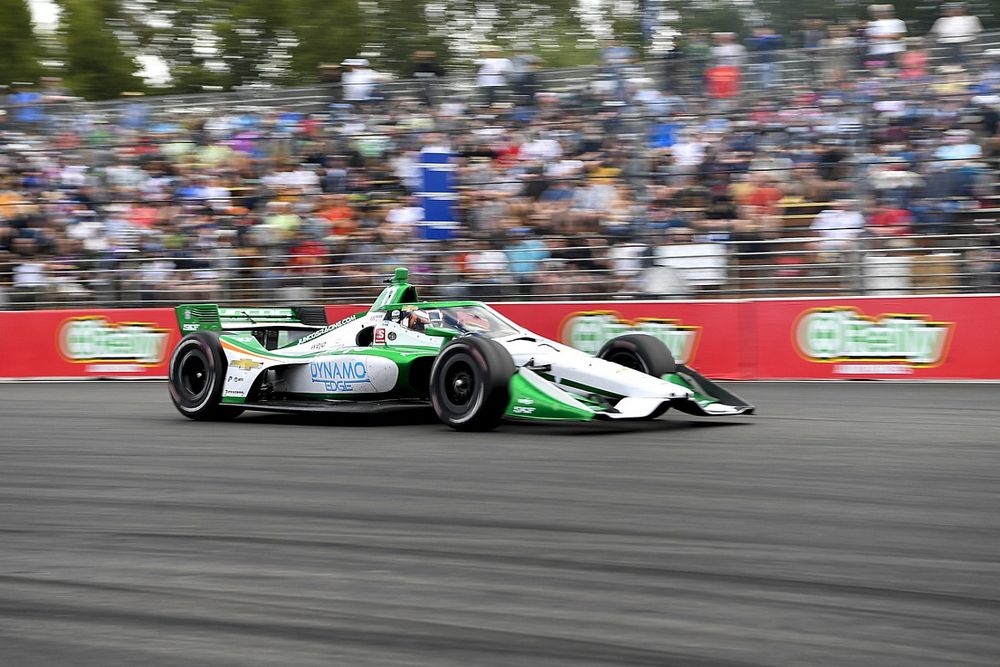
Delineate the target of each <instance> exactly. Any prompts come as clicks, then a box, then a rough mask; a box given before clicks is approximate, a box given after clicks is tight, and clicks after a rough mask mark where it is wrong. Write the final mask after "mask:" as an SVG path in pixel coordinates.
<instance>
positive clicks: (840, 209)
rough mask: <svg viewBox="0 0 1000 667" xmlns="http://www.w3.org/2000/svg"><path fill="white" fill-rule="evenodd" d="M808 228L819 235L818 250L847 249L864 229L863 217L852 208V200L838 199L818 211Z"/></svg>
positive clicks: (851, 246)
mask: <svg viewBox="0 0 1000 667" xmlns="http://www.w3.org/2000/svg"><path fill="white" fill-rule="evenodd" d="M809 228H810V229H811V230H812V231H813V232H814V233H815V234H816V235H817V236H818V237H819V240H818V241H817V242H816V247H817V248H819V249H820V250H822V251H827V252H830V251H840V250H848V249H851V248H853V247H854V241H855V240H856V239H857V238H858V237H859V236H860V235H861V232H863V231H864V228H865V218H864V216H862V215H861V213H859V212H858V211H857V210H855V209H854V202H852V201H849V200H844V199H840V200H837V201H835V202H833V205H832V206H831V207H830V208H827V209H824V210H822V211H820V213H819V214H818V215H817V216H816V217H815V218H814V219H813V221H812V224H811V225H810V226H809Z"/></svg>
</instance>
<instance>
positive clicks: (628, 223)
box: [0, 35, 1000, 309]
mask: <svg viewBox="0 0 1000 667" xmlns="http://www.w3.org/2000/svg"><path fill="white" fill-rule="evenodd" d="M998 46H1000V37H997V36H995V35H987V36H985V37H983V38H982V39H981V40H980V41H979V42H978V44H977V51H976V52H975V54H974V55H973V57H972V58H971V59H970V61H969V62H967V63H966V64H965V66H964V67H958V66H955V65H952V64H946V63H948V62H950V61H948V60H947V59H948V54H947V53H944V52H942V51H937V52H935V51H934V50H931V52H930V55H929V64H928V67H927V70H926V72H923V73H922V74H921V76H919V77H916V78H912V77H906V76H903V75H902V72H901V71H900V70H897V69H891V68H887V67H869V66H866V65H865V63H864V62H863V59H859V60H858V62H857V63H855V65H854V66H853V69H850V70H849V71H845V72H826V71H819V70H818V69H817V67H816V60H817V58H816V55H815V54H814V53H806V52H804V51H801V50H786V51H782V52H779V56H778V57H777V60H776V63H777V71H778V74H779V77H780V78H779V81H780V85H779V86H777V87H771V88H763V87H761V86H759V85H757V81H756V79H755V74H754V72H755V70H754V68H753V63H752V62H750V63H747V64H746V65H745V66H744V67H743V70H742V83H741V85H740V87H739V90H738V91H736V92H735V95H733V96H724V95H713V94H712V91H711V90H709V89H708V88H706V87H705V85H704V83H703V81H702V80H701V79H700V78H698V77H696V76H694V75H693V74H692V71H693V68H691V67H689V64H686V63H685V62H683V61H676V60H661V61H653V62H646V63H641V64H636V65H635V66H633V67H629V68H626V69H625V70H623V71H622V72H608V71H607V70H606V69H602V68H600V67H593V68H577V69H573V70H551V71H543V72H540V73H539V76H538V80H537V83H536V85H535V86H534V87H533V89H532V91H531V93H530V94H529V95H524V94H521V93H519V92H517V91H516V90H514V89H511V90H510V91H508V94H506V95H504V96H502V97H501V99H500V101H498V102H497V103H495V104H492V105H486V104H484V103H483V100H482V99H481V96H480V94H479V93H480V91H478V90H477V89H476V86H475V79H474V78H473V77H469V76H456V77H450V78H448V79H445V80H442V81H440V82H437V83H436V84H435V85H436V86H438V90H437V92H436V94H435V95H434V98H435V99H436V100H440V102H439V103H438V104H437V105H436V106H433V107H428V106H427V105H426V103H425V100H423V99H422V97H421V94H420V89H419V87H417V84H415V83H414V82H413V81H391V82H386V83H383V84H382V85H381V86H380V87H379V88H377V89H376V90H375V91H374V93H373V94H372V95H371V99H368V100H364V101H363V103H360V104H349V103H345V102H344V101H343V100H342V99H340V95H339V91H338V89H337V88H336V87H334V86H319V87H309V88H293V89H248V90H243V91H236V92H233V93H225V94H223V93H207V94H202V95H194V96H180V97H161V98H148V99H147V98H143V99H135V98H132V99H126V100H120V101H112V102H101V103H92V102H80V101H58V102H53V103H51V104H47V105H43V106H42V107H40V108H38V109H36V110H35V111H37V113H36V114H33V116H32V118H33V120H31V121H23V120H21V114H19V111H20V110H19V109H17V108H13V107H11V108H8V114H7V122H6V124H5V126H4V128H3V130H2V132H3V140H4V147H3V151H2V159H0V299H2V300H3V302H4V303H5V304H6V306H5V307H8V308H14V309H18V308H40V307H47V306H55V305H59V306H69V305H101V306H108V305H114V306H117V305H137V304H142V305H153V304H161V305H162V304H171V303H175V302H178V301H189V300H212V301H219V302H225V303H244V302H250V301H252V302H258V303H279V302H281V303H283V302H301V301H303V300H314V301H323V302H330V303H334V302H350V301H356V300H363V299H366V298H368V297H369V296H370V295H371V293H372V291H373V290H376V289H377V283H378V277H380V276H382V275H384V273H385V272H386V271H387V269H389V268H390V267H392V266H395V265H399V264H406V265H409V266H410V267H411V268H412V269H413V271H414V274H415V276H416V279H417V281H418V282H421V283H423V284H424V285H425V286H426V290H427V291H428V292H430V293H436V294H440V295H455V294H472V295H474V296H477V297H481V298H484V299H498V300H499V299H533V298H546V299H552V298H567V299H582V298H634V297H636V296H642V297H648V298H690V297H698V298H732V297H739V296H782V295H845V294H875V295H891V294H919V293H959V292H979V291H996V289H997V286H998V283H1000V253H998V247H1000V244H998V236H1000V229H998V227H997V211H998V210H1000V191H998V189H997V180H998V177H997V173H998V172H997V166H998V164H997V162H998V159H1000V140H998V128H997V121H998V119H1000V115H998V111H997V109H998V107H1000V90H998V89H997V87H998V85H1000V59H998V58H997V55H996V54H997V52H998V51H997V47H998ZM432 149H434V150H436V151H437V153H440V154H444V155H445V156H446V162H445V163H444V165H445V166H440V165H438V166H437V167H434V166H433V165H431V164H430V163H429V160H430V159H431V158H428V157H427V156H428V154H429V153H428V152H429V151H431V150H432ZM435 159H436V158H435ZM443 172H448V174H449V176H448V177H447V178H445V177H442V178H444V180H445V181H446V182H447V184H446V186H442V187H443V189H440V190H434V191H433V192H432V191H430V190H428V188H429V187H430V186H429V183H430V182H431V181H433V180H434V178H435V177H434V176H433V174H439V175H440V174H441V173H443ZM435 187H437V186H435ZM442 211H443V213H442ZM442 216H443V217H442Z"/></svg>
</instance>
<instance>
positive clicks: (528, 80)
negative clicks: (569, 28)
mask: <svg viewBox="0 0 1000 667" xmlns="http://www.w3.org/2000/svg"><path fill="white" fill-rule="evenodd" d="M540 62H541V58H539V57H538V56H536V55H535V54H533V53H530V52H529V51H526V50H523V49H522V50H519V51H518V52H517V54H516V55H515V56H514V57H513V58H511V85H512V87H513V92H514V103H515V104H517V105H518V106H528V107H532V106H534V105H535V93H537V92H538V73H537V71H538V65H539V63H540Z"/></svg>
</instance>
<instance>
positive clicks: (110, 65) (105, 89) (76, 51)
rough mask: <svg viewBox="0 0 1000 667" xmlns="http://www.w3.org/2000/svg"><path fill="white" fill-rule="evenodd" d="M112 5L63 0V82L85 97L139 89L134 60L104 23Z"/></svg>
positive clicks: (98, 96) (99, 97) (104, 96)
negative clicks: (64, 64) (64, 62)
mask: <svg viewBox="0 0 1000 667" xmlns="http://www.w3.org/2000/svg"><path fill="white" fill-rule="evenodd" d="M113 6H114V5H113V4H110V3H108V2H107V1H106V0H105V1H103V2H98V3H95V2H92V1H91V0H63V2H62V7H63V14H62V21H61V26H60V29H61V32H62V37H63V42H64V48H65V54H66V55H65V59H66V66H65V67H66V69H65V73H66V82H67V84H68V85H69V87H70V89H71V90H72V91H73V92H74V93H76V94H77V95H81V96H83V97H86V98H87V99H107V98H110V97H118V96H119V95H121V94H122V93H123V92H125V91H127V90H141V88H142V83H141V82H140V81H139V79H138V77H136V76H135V72H136V70H137V67H136V63H135V61H134V60H133V59H132V58H130V57H129V56H128V55H127V54H126V53H125V50H124V49H123V48H122V44H121V43H120V42H119V41H118V37H117V36H116V35H115V33H114V32H113V31H112V30H111V28H110V27H109V26H108V24H107V19H108V18H109V17H108V14H107V12H108V11H109V8H112V7H113Z"/></svg>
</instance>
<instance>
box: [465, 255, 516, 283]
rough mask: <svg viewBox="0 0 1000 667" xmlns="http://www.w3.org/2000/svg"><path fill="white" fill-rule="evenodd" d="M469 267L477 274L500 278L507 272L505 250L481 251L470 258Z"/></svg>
mask: <svg viewBox="0 0 1000 667" xmlns="http://www.w3.org/2000/svg"><path fill="white" fill-rule="evenodd" d="M468 267H469V270H470V271H473V272H475V273H483V274H491V275H493V276H494V277H497V278H499V277H500V274H503V273H506V272H507V255H506V253H504V251H503V250H481V251H479V252H477V253H473V254H472V255H470V256H469V259H468Z"/></svg>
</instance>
